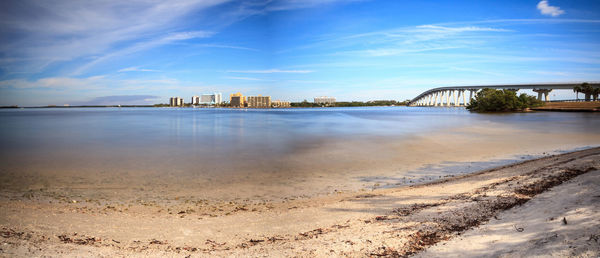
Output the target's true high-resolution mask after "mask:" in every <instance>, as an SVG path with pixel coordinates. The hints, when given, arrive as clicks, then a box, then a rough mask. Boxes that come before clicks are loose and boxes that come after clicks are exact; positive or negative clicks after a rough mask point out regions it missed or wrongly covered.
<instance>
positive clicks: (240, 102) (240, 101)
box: [229, 92, 246, 107]
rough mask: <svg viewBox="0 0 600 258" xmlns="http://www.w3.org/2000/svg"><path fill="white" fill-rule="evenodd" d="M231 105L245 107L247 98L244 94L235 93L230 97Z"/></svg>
mask: <svg viewBox="0 0 600 258" xmlns="http://www.w3.org/2000/svg"><path fill="white" fill-rule="evenodd" d="M229 104H230V105H231V107H245V106H246V98H245V97H244V95H242V93H239V92H238V93H233V94H230V95H229Z"/></svg>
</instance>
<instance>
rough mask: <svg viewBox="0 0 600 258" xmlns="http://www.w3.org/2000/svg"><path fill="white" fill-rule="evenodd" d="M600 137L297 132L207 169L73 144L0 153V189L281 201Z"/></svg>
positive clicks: (432, 176) (486, 128)
mask: <svg viewBox="0 0 600 258" xmlns="http://www.w3.org/2000/svg"><path fill="white" fill-rule="evenodd" d="M599 144H600V134H597V133H593V132H587V133H582V132H575V131H574V132H568V133H558V132H554V131H552V130H544V131H536V130H532V129H525V128H514V127H509V126H505V125H502V124H499V123H488V124H482V125H479V126H470V127H466V128H455V129H451V130H445V131H438V132H433V133H430V134H427V135H418V134H412V135H404V136H401V137H400V136H398V137H394V136H390V137H373V136H365V137H355V138H344V139H342V140H336V139H330V140H314V141H301V142H298V143H296V144H294V147H293V148H292V149H291V150H290V151H287V152H285V153H280V154H274V156H260V155H258V156H256V155H255V156H252V157H249V158H248V161H247V162H244V161H243V158H244V155H241V156H239V157H238V156H235V157H230V158H231V159H242V160H236V163H235V164H236V166H238V167H227V166H228V164H227V163H226V160H227V159H226V158H224V157H222V159H224V161H223V162H222V163H219V164H221V165H222V166H221V167H215V168H213V169H212V170H211V171H206V170H202V169H193V168H190V169H188V170H181V169H179V168H177V169H169V168H168V167H164V168H163V167H160V165H159V164H156V163H157V162H154V161H153V160H154V159H156V158H153V160H152V161H151V160H148V162H144V160H147V159H144V158H143V155H144V154H143V153H132V154H130V155H137V156H135V157H133V156H131V157H129V156H127V155H123V154H120V153H119V155H120V156H119V157H117V158H114V157H112V156H107V157H106V158H97V157H94V158H95V159H93V160H95V161H96V160H99V161H96V162H88V160H89V159H88V158H87V157H86V156H85V155H86V153H81V154H78V155H76V156H75V155H74V156H72V162H69V163H68V164H65V161H64V158H62V159H58V158H56V159H53V157H54V156H59V155H62V154H56V153H54V154H53V153H48V155H46V156H44V157H42V158H40V159H42V160H40V161H35V160H34V161H31V158H30V160H29V161H23V160H21V159H18V158H15V159H14V160H6V162H4V163H3V165H2V166H1V167H0V170H1V171H0V188H1V189H3V192H4V194H5V195H7V196H11V197H14V196H21V195H23V193H24V192H35V195H36V196H42V197H45V198H51V199H52V198H54V199H56V200H57V201H63V202H64V201H72V200H76V201H79V202H82V201H86V200H88V201H91V202H100V203H104V202H106V203H113V202H120V203H123V204H135V203H138V202H142V201H144V202H156V203H159V204H164V205H166V204H169V203H177V202H178V200H188V201H190V202H211V203H219V202H235V203H238V204H252V203H260V202H265V201H277V202H281V201H286V200H293V199H305V198H312V197H318V196H326V195H332V194H337V193H339V192H356V191H365V190H372V189H376V188H389V187H398V186H403V185H410V184H416V183H423V182H428V181H432V180H438V179H440V178H445V177H449V176H455V175H460V174H464V173H469V172H474V171H477V170H480V169H485V168H489V167H490V166H491V165H501V164H507V163H508V162H514V161H519V160H522V159H531V158H535V157H542V156H545V155H550V154H556V153H560V152H561V151H567V150H573V149H577V148H582V147H593V146H598V145H599ZM57 152H58V150H57ZM70 154H71V153H70ZM71 155H72V154H71ZM94 155H97V154H94ZM139 155H142V157H141V158H140V156H139ZM63 156H64V155H63ZM149 156H150V157H159V156H160V155H159V154H152V155H149ZM165 156H166V157H165V158H166V159H176V161H171V160H165V162H164V163H166V164H173V163H175V164H186V163H193V161H192V160H193V159H194V157H178V156H177V155H174V154H165ZM112 158H114V160H113V159H112ZM26 159H27V158H24V160H26ZM130 163H131V164H130ZM145 163H148V164H145ZM159 163H160V162H159Z"/></svg>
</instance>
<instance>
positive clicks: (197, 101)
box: [192, 96, 200, 105]
mask: <svg viewBox="0 0 600 258" xmlns="http://www.w3.org/2000/svg"><path fill="white" fill-rule="evenodd" d="M198 104H200V97H198V96H193V97H192V105H198Z"/></svg>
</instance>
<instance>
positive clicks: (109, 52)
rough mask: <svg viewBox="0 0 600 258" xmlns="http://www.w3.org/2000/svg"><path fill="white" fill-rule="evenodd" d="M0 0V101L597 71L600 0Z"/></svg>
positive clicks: (411, 90) (404, 87)
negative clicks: (491, 0) (499, 0)
mask: <svg viewBox="0 0 600 258" xmlns="http://www.w3.org/2000/svg"><path fill="white" fill-rule="evenodd" d="M0 5H1V6H2V8H1V9H2V10H0V23H1V24H2V25H0V26H1V27H0V35H1V37H0V54H1V55H0V91H1V94H0V105H20V106H39V105H52V104H55V105H61V104H71V105H78V104H79V105H81V104H83V105H85V104H154V103H167V102H168V101H169V97H172V96H194V95H197V94H200V93H203V92H222V93H223V94H224V95H228V94H230V93H234V92H244V94H246V95H257V94H267V95H270V96H272V97H273V98H274V99H283V100H289V101H302V100H303V99H312V98H313V97H316V96H335V97H336V98H337V99H338V100H359V101H365V100H374V99H395V100H405V99H411V98H413V97H415V96H416V95H418V94H419V93H421V92H423V91H425V90H427V89H429V88H434V87H440V86H451V85H485V84H517V83H544V82H576V81H600V76H599V72H600V43H598V42H600V30H598V28H599V25H600V14H598V12H597V11H598V10H600V3H598V2H597V1H577V2H574V1H558V0H556V1H555V0H551V1H544V0H543V1H539V0H534V1H517V0H514V1H502V2H486V3H485V5H483V4H481V3H480V2H477V1H435V2H433V1H418V2H406V1H336V0H328V1H224V0H223V1H221V0H214V1H187V0H186V1H169V2H166V3H160V2H158V3H157V2H152V1H130V2H121V1H103V2H77V1H18V2H17V1H7V2H3V3H1V4H0ZM573 96H574V94H573ZM186 99H187V98H186Z"/></svg>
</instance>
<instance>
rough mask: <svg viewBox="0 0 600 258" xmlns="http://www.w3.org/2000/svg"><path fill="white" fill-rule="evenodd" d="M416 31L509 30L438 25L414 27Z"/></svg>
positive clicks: (504, 30) (505, 30)
mask: <svg viewBox="0 0 600 258" xmlns="http://www.w3.org/2000/svg"><path fill="white" fill-rule="evenodd" d="M416 28H417V29H423V30H429V31H438V32H471V31H496V32H507V31H511V30H507V29H498V28H490V27H477V26H465V27H445V26H439V25H432V24H428V25H419V26H417V27H416Z"/></svg>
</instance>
